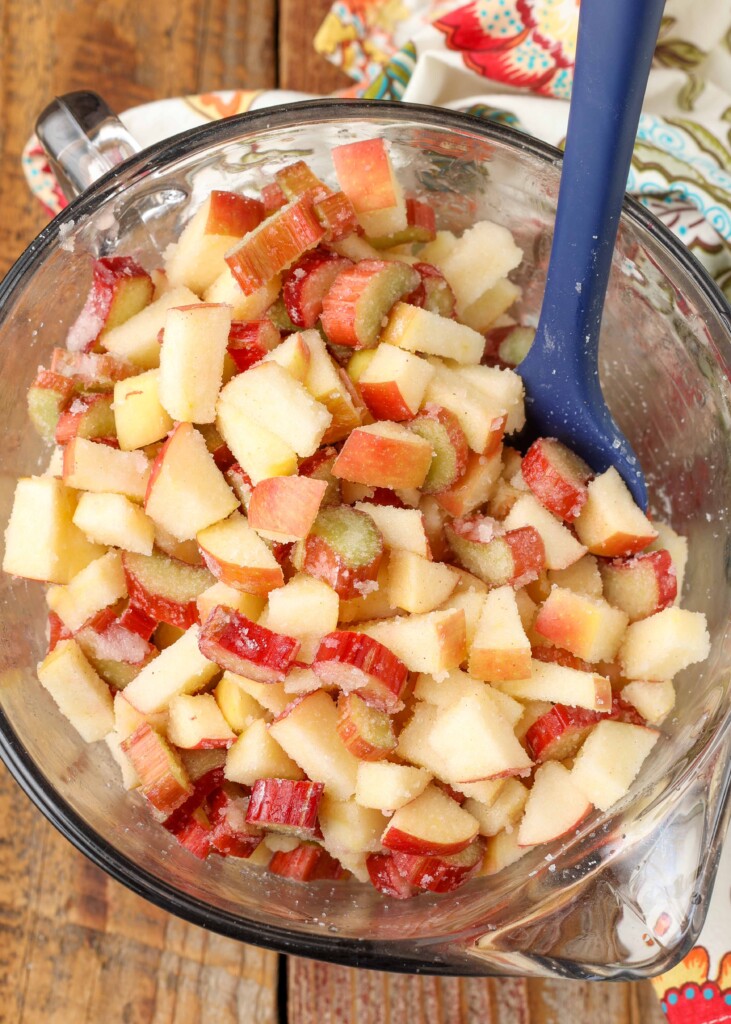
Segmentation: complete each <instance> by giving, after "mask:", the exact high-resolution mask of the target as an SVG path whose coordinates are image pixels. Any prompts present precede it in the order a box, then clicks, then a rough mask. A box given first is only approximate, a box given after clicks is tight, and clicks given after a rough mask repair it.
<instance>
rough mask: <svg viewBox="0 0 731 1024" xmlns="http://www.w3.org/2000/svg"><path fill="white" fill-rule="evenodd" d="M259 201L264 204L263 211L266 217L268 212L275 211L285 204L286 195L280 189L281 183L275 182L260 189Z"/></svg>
mask: <svg viewBox="0 0 731 1024" xmlns="http://www.w3.org/2000/svg"><path fill="white" fill-rule="evenodd" d="M261 201H262V202H263V204H264V213H265V214H266V215H267V217H268V216H269V214H270V213H276V211H277V210H280V209H281V208H282V207H283V206H286V205H287V197H286V196H285V194H284V192H283V191H282V187H281V185H278V184H277V183H276V182H272V183H271V184H269V185H265V186H264V188H263V189H262V190H261Z"/></svg>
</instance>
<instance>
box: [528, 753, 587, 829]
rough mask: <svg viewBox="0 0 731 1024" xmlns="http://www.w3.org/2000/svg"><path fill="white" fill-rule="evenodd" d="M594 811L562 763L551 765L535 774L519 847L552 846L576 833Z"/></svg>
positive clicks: (548, 764)
mask: <svg viewBox="0 0 731 1024" xmlns="http://www.w3.org/2000/svg"><path fill="white" fill-rule="evenodd" d="M590 811H591V803H590V802H589V800H588V799H587V797H586V795H585V794H584V792H583V791H582V790H581V789H579V788H578V786H577V785H576V784H575V782H574V780H573V776H572V773H571V772H570V771H569V769H568V768H566V767H564V765H562V764H559V762H558V761H548V762H547V763H546V764H544V765H541V767H540V768H539V769H538V770H537V772H536V774H535V779H534V780H533V787H532V788H531V791H530V794H529V796H528V802H527V803H526V805H525V812H524V814H523V818H522V820H521V822H520V828H519V829H518V845H519V846H538V845H539V844H540V843H550V842H551V840H553V839H559V838H560V837H561V836H565V835H567V834H568V833H569V832H572V831H574V830H575V829H576V828H577V826H578V825H579V824H580V822H581V821H583V819H584V818H585V817H586V816H587V814H589V812H590Z"/></svg>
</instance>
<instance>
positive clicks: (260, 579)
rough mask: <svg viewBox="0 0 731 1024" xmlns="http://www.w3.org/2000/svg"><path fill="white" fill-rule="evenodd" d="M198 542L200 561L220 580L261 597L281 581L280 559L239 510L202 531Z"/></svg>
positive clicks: (282, 580) (279, 585) (282, 578)
mask: <svg viewBox="0 0 731 1024" xmlns="http://www.w3.org/2000/svg"><path fill="white" fill-rule="evenodd" d="M197 541H198V546H199V547H200V550H201V554H202V555H203V560H204V561H205V563H206V565H207V566H208V568H209V569H210V571H211V572H212V573H213V575H214V576H216V577H217V578H218V579H219V580H221V582H222V583H227V584H228V585H229V586H231V587H235V588H236V589H237V590H243V591H246V592H247V593H249V594H260V595H262V596H266V595H267V594H268V593H269V591H270V590H275V589H276V588H277V587H281V586H282V585H283V584H284V574H283V572H282V567H281V566H280V564H279V562H278V561H277V560H276V558H275V557H274V555H273V554H272V552H271V551H270V549H269V548H268V547H267V545H266V544H265V543H264V541H263V540H262V539H261V537H260V536H259V535H258V533H257V532H256V531H255V530H253V529H252V527H251V525H250V524H249V523H247V521H246V519H245V518H244V516H242V515H241V513H240V512H234V513H233V514H232V515H230V516H229V517H228V519H224V520H222V521H221V522H219V523H214V524H213V526H209V527H207V528H206V529H205V530H201V531H200V532H199V533H198V535H197Z"/></svg>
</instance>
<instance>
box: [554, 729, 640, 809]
mask: <svg viewBox="0 0 731 1024" xmlns="http://www.w3.org/2000/svg"><path fill="white" fill-rule="evenodd" d="M659 736H660V733H659V732H658V731H657V730H656V729H648V728H647V727H645V726H642V725H632V724H630V723H628V722H613V721H609V722H599V724H598V725H596V726H595V727H594V729H593V730H592V732H591V733H590V735H589V737H588V738H587V740H586V742H585V743H584V745H583V747H582V748H581V750H580V751H579V754H578V756H577V758H576V761H575V762H574V766H573V768H572V769H571V780H572V782H573V783H574V785H575V786H577V787H578V789H580V790H581V792H582V793H583V794H584V796H585V797H586V798H587V800H590V801H591V802H592V803H593V804H594V806H595V807H597V808H598V809H599V810H600V811H608V810H609V808H610V807H611V806H612V805H613V804H615V803H616V802H617V800H620V799H621V798H622V797H623V796H624V795H625V793H626V792H627V791H628V790H629V788H630V786H631V785H632V783H633V782H634V780H635V778H636V777H637V775H638V773H639V771H640V768H641V767H642V763H643V762H644V760H645V758H646V757H647V755H648V754H649V753H650V751H651V750H652V748H653V747H654V745H655V743H656V742H657V740H658V737H659Z"/></svg>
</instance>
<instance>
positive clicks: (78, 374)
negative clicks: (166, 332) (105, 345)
mask: <svg viewBox="0 0 731 1024" xmlns="http://www.w3.org/2000/svg"><path fill="white" fill-rule="evenodd" d="M51 372H52V373H56V374H59V375H60V376H62V377H71V378H73V379H75V380H78V381H80V382H81V383H82V384H86V385H87V386H88V387H90V388H94V390H95V391H111V390H112V388H113V387H114V385H115V383H116V382H117V381H118V380H126V379H127V377H133V376H135V375H136V374H138V373H139V367H136V366H132V364H131V363H127V362H125V361H124V360H122V359H117V358H116V357H115V356H110V355H107V353H106V352H104V353H99V352H68V351H67V350H66V349H65V348H54V350H53V354H52V356H51Z"/></svg>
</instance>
